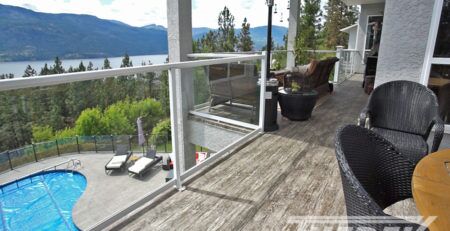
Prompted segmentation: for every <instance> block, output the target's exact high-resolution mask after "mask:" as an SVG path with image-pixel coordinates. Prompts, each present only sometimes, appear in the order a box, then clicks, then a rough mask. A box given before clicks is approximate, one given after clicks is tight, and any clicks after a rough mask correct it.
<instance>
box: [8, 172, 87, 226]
mask: <svg viewBox="0 0 450 231" xmlns="http://www.w3.org/2000/svg"><path fill="white" fill-rule="evenodd" d="M86 184H87V182H86V178H85V177H84V176H83V175H81V174H80V173H77V172H72V171H48V172H45V173H39V174H35V175H33V176H30V177H27V178H24V179H21V180H18V181H15V182H13V183H10V184H8V185H4V186H2V187H0V189H1V192H0V193H1V195H0V230H5V231H6V230H8V231H9V230H78V229H77V227H76V226H75V225H74V224H73V221H72V208H73V206H74V205H75V203H76V201H77V200H78V198H79V197H80V196H81V194H83V192H84V190H85V188H86Z"/></svg>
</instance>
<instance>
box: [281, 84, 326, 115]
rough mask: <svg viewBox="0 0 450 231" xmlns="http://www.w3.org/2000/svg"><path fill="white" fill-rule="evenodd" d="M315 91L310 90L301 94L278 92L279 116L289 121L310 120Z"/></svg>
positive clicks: (315, 99)
mask: <svg viewBox="0 0 450 231" xmlns="http://www.w3.org/2000/svg"><path fill="white" fill-rule="evenodd" d="M317 95H318V93H317V91H315V90H312V91H308V92H302V93H286V92H285V91H284V90H283V91H280V92H279V98H278V100H279V102H280V107H281V114H282V115H283V116H284V117H287V118H288V119H290V120H295V121H301V120H308V119H309V118H311V113H312V111H313V109H314V106H316V101H317Z"/></svg>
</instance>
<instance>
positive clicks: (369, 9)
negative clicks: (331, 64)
mask: <svg viewBox="0 0 450 231" xmlns="http://www.w3.org/2000/svg"><path fill="white" fill-rule="evenodd" d="M383 12H384V3H377V4H365V5H361V13H360V15H359V19H358V32H357V35H356V36H357V39H356V41H357V42H356V49H357V50H358V51H359V54H360V55H358V57H357V63H358V65H357V66H356V70H357V72H360V73H364V68H365V65H364V60H363V54H364V51H365V49H364V45H365V41H366V33H367V16H369V15H383ZM382 34H384V28H383V32H382ZM381 42H382V41H381Z"/></svg>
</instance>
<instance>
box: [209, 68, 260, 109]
mask: <svg viewBox="0 0 450 231" xmlns="http://www.w3.org/2000/svg"><path fill="white" fill-rule="evenodd" d="M205 71H206V75H207V76H208V81H209V89H210V103H209V106H210V109H211V107H214V106H216V105H219V104H229V105H233V103H234V102H238V103H242V104H246V105H250V106H252V107H253V108H256V106H257V103H259V100H258V96H259V94H258V93H259V87H258V84H257V82H258V78H259V77H258V71H257V67H256V65H253V64H217V65H211V66H208V67H206V68H205Z"/></svg>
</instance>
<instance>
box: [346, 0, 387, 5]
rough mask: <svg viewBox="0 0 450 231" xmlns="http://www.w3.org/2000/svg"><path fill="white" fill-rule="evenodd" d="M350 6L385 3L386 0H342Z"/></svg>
mask: <svg viewBox="0 0 450 231" xmlns="http://www.w3.org/2000/svg"><path fill="white" fill-rule="evenodd" d="M342 1H343V2H344V3H345V4H346V5H348V6H354V5H365V4H375V3H383V2H385V1H386V0H342Z"/></svg>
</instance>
